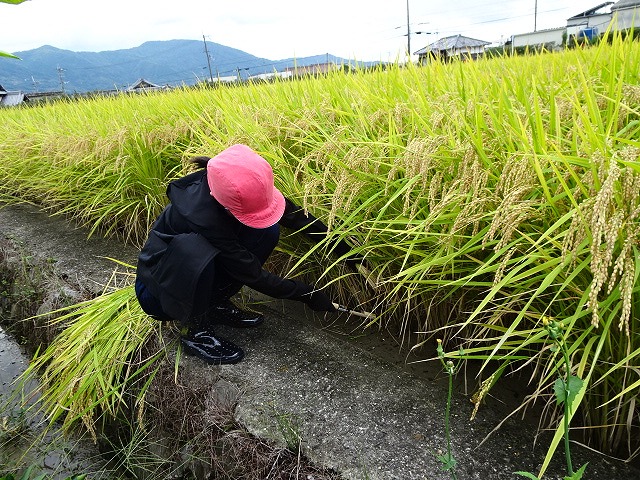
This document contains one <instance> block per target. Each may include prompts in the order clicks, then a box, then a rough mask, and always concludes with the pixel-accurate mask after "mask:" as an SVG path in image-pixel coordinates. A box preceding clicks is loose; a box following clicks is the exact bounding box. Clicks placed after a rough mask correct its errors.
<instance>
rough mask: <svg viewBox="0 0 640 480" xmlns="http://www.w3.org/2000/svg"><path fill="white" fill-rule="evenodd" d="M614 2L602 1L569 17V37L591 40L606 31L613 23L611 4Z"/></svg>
mask: <svg viewBox="0 0 640 480" xmlns="http://www.w3.org/2000/svg"><path fill="white" fill-rule="evenodd" d="M613 3H614V2H605V3H601V4H600V5H598V6H597V7H594V8H591V9H589V10H586V11H584V12H582V13H579V14H578V15H574V16H573V17H571V18H569V19H567V38H568V39H569V38H574V39H582V38H586V39H589V40H591V39H592V38H596V37H597V36H598V35H601V34H602V33H604V32H605V31H606V30H607V28H608V27H609V23H611V5H613Z"/></svg>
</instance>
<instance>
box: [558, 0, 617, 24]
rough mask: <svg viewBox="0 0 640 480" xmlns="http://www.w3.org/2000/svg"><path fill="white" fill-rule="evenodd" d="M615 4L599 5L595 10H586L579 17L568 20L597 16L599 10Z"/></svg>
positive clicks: (605, 3) (575, 16)
mask: <svg viewBox="0 0 640 480" xmlns="http://www.w3.org/2000/svg"><path fill="white" fill-rule="evenodd" d="M614 3H615V2H604V3H601V4H600V5H598V6H597V7H593V8H591V9H589V10H586V11H584V12H582V13H579V14H577V15H574V16H573V17H571V18H569V19H568V20H576V19H578V18H585V17H591V16H593V15H595V14H596V12H597V11H598V10H600V9H601V8H604V7H606V6H608V5H613V4H614Z"/></svg>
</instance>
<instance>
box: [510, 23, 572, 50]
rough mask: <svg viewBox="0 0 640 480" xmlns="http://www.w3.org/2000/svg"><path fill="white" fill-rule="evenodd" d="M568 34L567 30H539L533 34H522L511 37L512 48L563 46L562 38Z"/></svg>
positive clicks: (562, 28)
mask: <svg viewBox="0 0 640 480" xmlns="http://www.w3.org/2000/svg"><path fill="white" fill-rule="evenodd" d="M565 32H566V28H564V27H560V28H550V29H548V30H539V31H537V32H531V33H520V34H518V35H513V36H512V37H511V46H512V47H513V48H516V47H533V46H536V45H544V44H547V43H552V44H554V45H556V46H560V45H562V36H563V35H564V33H565Z"/></svg>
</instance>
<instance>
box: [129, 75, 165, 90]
mask: <svg viewBox="0 0 640 480" xmlns="http://www.w3.org/2000/svg"><path fill="white" fill-rule="evenodd" d="M167 88H168V87H166V86H165V87H163V86H162V85H156V84H155V83H151V82H149V81H148V80H145V79H144V78H140V79H139V80H138V81H136V83H134V84H133V85H131V86H130V87H128V88H127V92H135V93H142V92H155V91H158V90H166V89H167Z"/></svg>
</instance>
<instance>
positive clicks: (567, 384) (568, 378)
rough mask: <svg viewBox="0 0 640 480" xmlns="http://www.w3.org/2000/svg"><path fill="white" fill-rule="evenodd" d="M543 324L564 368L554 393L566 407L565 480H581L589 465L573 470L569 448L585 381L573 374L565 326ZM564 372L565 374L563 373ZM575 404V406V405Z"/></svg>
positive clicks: (528, 475) (544, 321)
mask: <svg viewBox="0 0 640 480" xmlns="http://www.w3.org/2000/svg"><path fill="white" fill-rule="evenodd" d="M542 324H543V326H544V328H545V330H546V331H547V335H548V336H549V338H551V340H552V341H553V343H554V345H553V349H552V351H553V352H554V353H555V352H560V354H561V355H562V358H561V361H562V367H561V368H560V369H559V376H558V378H557V379H556V381H555V383H554V384H553V391H554V393H555V396H556V401H557V403H558V405H563V406H564V415H563V417H562V420H563V425H562V428H563V430H564V435H563V436H564V454H565V459H566V462H567V472H568V476H566V477H564V479H565V480H580V479H581V478H582V475H583V474H584V471H585V469H586V468H587V464H586V463H585V464H584V465H583V466H582V467H580V468H579V469H578V470H574V469H573V462H572V461H571V448H570V446H569V421H570V415H571V412H572V411H575V409H576V408H577V406H578V405H577V404H579V403H580V402H579V400H578V398H577V395H578V392H579V391H580V390H581V389H582V386H583V381H582V380H581V379H580V378H579V377H578V376H576V375H573V374H572V373H571V360H570V358H569V350H568V349H567V345H566V343H565V341H564V336H563V333H562V329H563V325H562V323H561V322H557V321H555V320H553V319H550V318H548V317H543V319H542ZM563 371H564V373H562V372H563ZM574 403H575V405H574ZM516 474H518V475H520V476H523V477H526V478H530V479H532V480H539V479H538V477H536V476H535V475H534V474H532V473H530V472H516Z"/></svg>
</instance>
